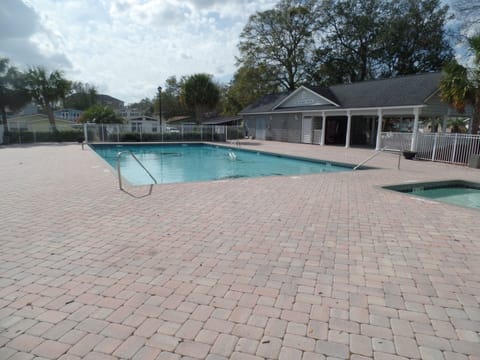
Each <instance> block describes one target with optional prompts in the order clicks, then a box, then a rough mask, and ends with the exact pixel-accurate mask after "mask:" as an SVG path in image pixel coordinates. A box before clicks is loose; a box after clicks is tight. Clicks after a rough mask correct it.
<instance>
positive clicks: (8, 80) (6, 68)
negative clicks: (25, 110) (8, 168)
mask: <svg viewBox="0 0 480 360" xmlns="http://www.w3.org/2000/svg"><path fill="white" fill-rule="evenodd" d="M28 101H30V97H29V94H28V92H27V91H26V90H25V87H24V74H23V73H21V72H20V71H18V70H17V69H16V68H15V67H14V66H10V65H9V60H8V59H7V58H0V112H1V116H2V126H3V142H4V143H8V139H9V131H8V123H7V108H8V109H9V110H19V109H21V108H22V107H23V106H24V105H25V104H26V103H27V102H28Z"/></svg>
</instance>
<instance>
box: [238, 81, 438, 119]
mask: <svg viewBox="0 0 480 360" xmlns="http://www.w3.org/2000/svg"><path fill="white" fill-rule="evenodd" d="M441 76H442V75H441V73H439V72H436V73H425V74H418V75H409V76H402V77H397V78H392V79H384V80H370V81H363V82H358V83H353V84H341V85H334V86H330V87H328V88H321V87H307V88H308V89H310V90H312V91H314V92H315V93H317V94H318V95H320V96H322V97H324V98H328V99H330V100H331V101H332V102H335V103H336V104H338V105H339V106H333V105H320V106H319V105H317V106H315V105H313V106H297V107H290V108H276V106H277V105H278V104H280V103H281V102H283V101H286V99H287V98H288V97H292V96H294V94H295V93H297V92H298V91H301V89H302V88H299V89H297V90H295V91H293V92H287V93H279V94H270V95H267V96H265V97H263V98H261V99H260V100H259V101H257V102H255V103H253V104H251V105H249V106H247V107H246V108H245V109H243V110H242V111H241V112H240V113H239V114H240V115H249V114H259V113H284V112H303V111H308V112H312V111H332V110H335V111H338V110H349V109H362V108H370V109H371V108H379V109H380V108H392V107H406V106H412V107H418V106H422V105H425V102H426V101H427V100H428V99H429V98H430V97H431V96H432V95H433V94H435V93H436V92H437V91H438V88H439V83H440V79H441Z"/></svg>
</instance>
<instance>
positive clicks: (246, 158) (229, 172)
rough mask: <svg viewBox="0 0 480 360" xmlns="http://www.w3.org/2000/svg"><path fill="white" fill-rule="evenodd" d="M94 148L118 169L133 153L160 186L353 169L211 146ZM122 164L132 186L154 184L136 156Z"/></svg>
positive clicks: (179, 145) (110, 145)
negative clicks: (119, 158)
mask: <svg viewBox="0 0 480 360" xmlns="http://www.w3.org/2000/svg"><path fill="white" fill-rule="evenodd" d="M90 146H91V147H92V148H93V150H95V152H96V153H97V154H98V155H100V156H101V157H102V158H103V159H104V160H105V161H107V162H108V163H109V164H110V165H111V166H112V167H114V168H116V166H117V154H118V153H119V152H121V151H131V152H132V153H133V154H135V156H136V157H137V158H138V159H139V160H140V162H141V163H142V164H143V165H144V166H145V168H147V169H148V171H149V172H150V173H151V174H152V175H153V177H154V178H155V179H156V181H157V183H159V184H166V183H180V182H196V181H209V180H222V179H234V178H242V177H261V176H281V175H302V174H315V173H322V172H339V171H349V170H352V167H351V166H349V165H348V164H338V163H330V162H322V161H315V160H307V159H303V158H293V157H286V156H279V155H274V154H269V153H263V152H258V151H250V150H244V149H238V148H227V147H223V146H215V145H208V144H134V145H116V144H92V145H90ZM120 165H121V172H122V177H123V178H125V179H126V180H127V181H128V182H130V183H131V184H132V185H147V184H151V183H152V179H151V178H150V177H149V176H148V174H147V173H146V172H145V171H144V170H143V169H142V168H141V166H140V165H139V164H138V163H137V162H136V161H135V159H133V157H132V156H128V155H126V156H122V157H121V160H120Z"/></svg>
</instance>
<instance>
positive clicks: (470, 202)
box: [385, 180, 480, 209]
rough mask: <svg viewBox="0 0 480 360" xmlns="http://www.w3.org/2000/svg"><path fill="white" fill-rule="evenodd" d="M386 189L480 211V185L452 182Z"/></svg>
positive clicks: (396, 186)
mask: <svg viewBox="0 0 480 360" xmlns="http://www.w3.org/2000/svg"><path fill="white" fill-rule="evenodd" d="M385 188H386V189H389V190H395V191H400V192H403V193H409V194H412V195H416V196H420V197H423V198H426V199H431V200H436V201H440V202H444V203H448V204H453V205H459V206H463V207H468V208H472V209H480V184H477V183H473V182H468V181H462V180H451V181H438V182H428V183H416V184H402V185H393V186H385Z"/></svg>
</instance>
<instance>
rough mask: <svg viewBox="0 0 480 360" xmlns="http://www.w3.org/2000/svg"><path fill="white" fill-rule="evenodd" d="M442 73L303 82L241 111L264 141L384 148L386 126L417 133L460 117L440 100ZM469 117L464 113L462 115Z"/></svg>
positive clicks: (251, 132)
mask: <svg viewBox="0 0 480 360" xmlns="http://www.w3.org/2000/svg"><path fill="white" fill-rule="evenodd" d="M441 76H442V75H441V73H426V74H419V75H410V76H403V77H398V78H393V79H385V80H371V81H363V82H358V83H353V84H342V85H335V86H330V87H326V88H325V87H324V88H320V87H309V86H301V87H299V88H298V89H296V90H295V91H292V92H288V93H279V94H272V95H267V96H265V97H263V98H262V99H260V100H258V101H257V102H255V103H253V104H251V105H249V106H248V107H246V108H245V109H244V110H242V111H241V112H240V113H239V115H242V116H243V119H244V121H245V125H246V127H247V128H248V131H249V134H250V135H252V136H255V137H256V138H257V139H262V140H277V141H287V142H302V143H309V144H320V145H343V146H345V147H350V146H366V147H375V148H376V149H379V148H380V143H381V132H382V131H405V132H412V133H413V134H414V136H413V140H412V143H413V142H415V136H416V135H415V134H416V133H417V130H418V129H419V127H420V125H421V121H422V120H423V121H425V122H427V121H428V119H431V118H441V119H442V125H443V126H442V128H443V129H446V123H447V119H448V117H455V116H461V114H458V113H456V112H455V111H454V110H453V109H452V108H451V107H449V105H448V104H446V103H444V102H442V101H441V100H440V95H439V92H440V90H439V84H440V79H441ZM463 116H465V115H463Z"/></svg>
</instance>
